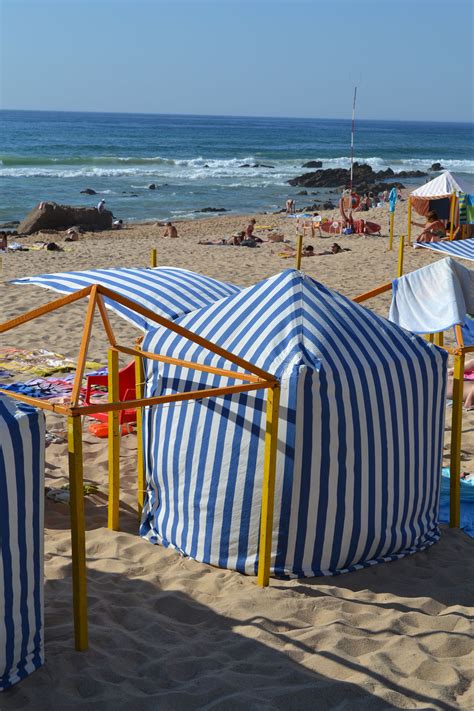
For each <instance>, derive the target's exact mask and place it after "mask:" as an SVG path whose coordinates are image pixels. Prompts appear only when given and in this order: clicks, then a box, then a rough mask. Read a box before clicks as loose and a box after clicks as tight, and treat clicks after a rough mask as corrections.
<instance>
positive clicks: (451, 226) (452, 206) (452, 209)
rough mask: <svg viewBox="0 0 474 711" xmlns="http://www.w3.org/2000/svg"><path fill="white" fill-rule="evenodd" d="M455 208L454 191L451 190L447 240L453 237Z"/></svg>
mask: <svg viewBox="0 0 474 711" xmlns="http://www.w3.org/2000/svg"><path fill="white" fill-rule="evenodd" d="M455 208H456V191H455V190H453V192H452V194H451V204H450V207H449V239H450V240H452V239H453V237H454V213H455Z"/></svg>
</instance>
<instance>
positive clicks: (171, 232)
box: [163, 222, 178, 239]
mask: <svg viewBox="0 0 474 711" xmlns="http://www.w3.org/2000/svg"><path fill="white" fill-rule="evenodd" d="M163 237H171V238H172V239H175V238H176V237H178V230H177V229H176V227H175V226H174V225H173V224H172V223H171V222H167V223H166V230H165V231H164V233H163Z"/></svg>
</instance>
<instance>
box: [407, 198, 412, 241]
mask: <svg viewBox="0 0 474 711" xmlns="http://www.w3.org/2000/svg"><path fill="white" fill-rule="evenodd" d="M407 230H408V231H407V237H408V244H411V197H409V198H408V227H407Z"/></svg>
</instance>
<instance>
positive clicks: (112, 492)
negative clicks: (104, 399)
mask: <svg viewBox="0 0 474 711" xmlns="http://www.w3.org/2000/svg"><path fill="white" fill-rule="evenodd" d="M118 356H119V354H118V351H117V350H115V348H109V358H108V366H109V381H108V392H109V402H118V400H119V367H118V363H119V361H118ZM119 416H120V413H119V412H118V411H117V410H115V411H112V412H109V416H108V423H109V428H108V440H109V503H108V527H109V528H110V529H111V530H112V531H118V530H119V506H120V423H119Z"/></svg>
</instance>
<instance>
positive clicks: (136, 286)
mask: <svg viewBox="0 0 474 711" xmlns="http://www.w3.org/2000/svg"><path fill="white" fill-rule="evenodd" d="M10 283H11V284H34V285H36V286H42V287H44V288H45V289H51V290H52V291H58V292H59V293H61V294H72V293H73V292H74V291H78V290H79V289H84V287H86V286H90V285H92V284H102V286H106V287H108V288H109V289H113V291H116V292H117V293H118V294H121V295H122V296H126V297H128V298H129V299H132V300H133V301H136V302H137V303H138V304H140V305H141V306H144V307H146V308H148V309H150V310H151V311H153V312H154V313H156V314H158V315H160V316H165V317H166V318H169V319H175V318H177V317H178V316H182V315H183V314H186V313H189V312H190V311H194V310H195V309H199V308H202V307H203V306H207V305H208V304H211V303H213V302H214V301H217V300H218V299H222V298H224V297H225V296H230V295H232V294H236V293H238V292H239V291H240V289H239V287H237V286H234V285H233V284H229V283H226V282H221V281H218V280H217V279H212V278H211V277H207V276H203V275H202V274H197V273H195V272H191V271H188V270H187V269H179V268H177V267H158V268H156V269H144V268H143V269H142V268H140V269H126V268H123V269H122V268H118V269H89V270H87V271H83V272H60V273H57V274H39V275H38V276H32V277H25V278H23V279H15V280H13V281H11V282H10ZM105 303H106V306H107V307H108V308H110V309H112V310H113V311H115V312H116V313H117V314H118V315H119V316H122V317H123V318H124V319H125V320H126V321H128V322H129V323H131V324H133V325H134V326H136V327H137V328H139V329H141V330H142V331H145V330H146V329H147V328H148V327H149V326H151V325H156V324H155V323H154V322H152V321H149V320H148V319H146V318H144V317H143V316H141V315H140V314H137V313H135V312H134V311H132V310H131V309H129V308H127V307H126V306H122V305H121V304H117V303H115V302H113V301H111V300H110V299H107V298H106V299H105Z"/></svg>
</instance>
